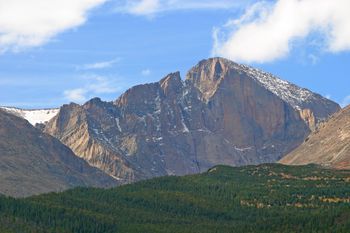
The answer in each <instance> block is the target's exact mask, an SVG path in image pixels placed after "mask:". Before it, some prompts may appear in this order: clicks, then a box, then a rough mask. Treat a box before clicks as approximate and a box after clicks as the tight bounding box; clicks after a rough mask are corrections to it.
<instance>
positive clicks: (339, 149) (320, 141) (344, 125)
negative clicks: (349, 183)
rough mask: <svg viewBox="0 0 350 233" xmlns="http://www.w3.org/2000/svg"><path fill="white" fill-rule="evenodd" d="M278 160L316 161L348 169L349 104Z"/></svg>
mask: <svg viewBox="0 0 350 233" xmlns="http://www.w3.org/2000/svg"><path fill="white" fill-rule="evenodd" d="M280 162H281V163H283V164H289V165H302V164H309V163H316V164H321V165H323V166H327V167H332V168H337V169H350V106H348V107H346V108H344V109H342V110H341V111H339V112H337V113H336V114H334V115H333V116H332V117H331V118H330V119H329V120H328V121H327V122H325V123H323V124H321V125H320V126H319V127H318V128H317V130H315V131H314V132H313V133H312V134H311V135H310V136H309V137H308V138H307V139H306V140H305V142H304V143H303V144H302V145H301V146H299V147H298V148H297V149H295V150H294V151H292V152H291V153H290V154H288V155H287V156H286V157H284V158H283V159H282V160H281V161H280Z"/></svg>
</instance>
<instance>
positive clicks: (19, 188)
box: [0, 110, 117, 197]
mask: <svg viewBox="0 0 350 233" xmlns="http://www.w3.org/2000/svg"><path fill="white" fill-rule="evenodd" d="M114 185H117V182H116V181H115V180H114V179H113V178H111V177H110V176H108V175H107V174H105V173H103V172H101V171H100V170H98V169H96V168H92V167H90V166H89V165H88V163H87V162H86V161H84V160H82V159H79V158H77V157H76V155H74V153H73V152H72V151H71V150H70V149H69V148H68V147H66V146H64V145H63V144H62V143H61V142H60V141H58V140H57V139H55V138H54V137H52V136H50V135H47V134H44V133H42V132H41V131H40V130H39V129H36V128H34V127H33V126H32V125H30V124H29V122H28V121H26V120H23V119H21V118H19V117H16V116H14V115H12V114H9V113H6V112H4V111H2V110H0V193H3V194H6V195H10V196H16V197H22V196H30V195H34V194H40V193H46V192H53V191H62V190H65V189H68V188H72V187H76V186H95V187H110V186H114Z"/></svg>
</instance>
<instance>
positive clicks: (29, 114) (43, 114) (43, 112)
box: [0, 107, 60, 126]
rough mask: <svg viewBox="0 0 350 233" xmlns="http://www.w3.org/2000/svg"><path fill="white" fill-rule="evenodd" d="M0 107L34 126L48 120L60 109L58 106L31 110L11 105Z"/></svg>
mask: <svg viewBox="0 0 350 233" xmlns="http://www.w3.org/2000/svg"><path fill="white" fill-rule="evenodd" d="M0 108H1V109H3V110H5V111H7V112H9V113H11V114H14V115H16V116H19V117H21V118H23V119H26V120H27V121H29V123H30V124H32V125H34V126H35V125H36V124H44V123H46V122H48V121H50V120H51V119H52V118H54V117H55V116H56V115H57V114H58V112H59V111H60V109H59V108H53V109H33V110H29V109H28V110H27V109H20V108H12V107H0Z"/></svg>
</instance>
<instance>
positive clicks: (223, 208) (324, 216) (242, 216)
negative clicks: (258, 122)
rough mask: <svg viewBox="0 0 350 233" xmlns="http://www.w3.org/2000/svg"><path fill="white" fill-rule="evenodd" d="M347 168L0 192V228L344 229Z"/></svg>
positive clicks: (268, 167)
mask: <svg viewBox="0 0 350 233" xmlns="http://www.w3.org/2000/svg"><path fill="white" fill-rule="evenodd" d="M349 182H350V171H337V170H328V169H321V168H320V167H317V166H315V165H309V166H295V167H288V166H282V165H279V164H264V165H259V166H248V167H239V168H232V167H226V166H217V167H214V168H212V169H210V170H209V171H207V172H205V173H203V174H200V175H192V176H184V177H174V176H171V177H162V178H156V179H152V180H147V181H143V182H138V183H135V184H131V185H124V186H120V187H117V188H114V189H108V190H105V189H92V188H78V189H74V190H68V191H66V192H63V193H57V194H55V193H52V194H46V195H40V196H36V197H30V198H26V199H19V200H18V199H12V198H3V197H0V207H1V212H0V232H7V233H17V232H28V233H32V232H33V233H34V232H35V233H41V232H45V233H51V232H52V233H53V232H55V233H57V232H65V233H67V232H84V233H118V232H121V233H125V232H127V233H140V232H154V233H161V232H167V233H179V232H183V233H213V232H220V233H229V232H230V233H232V232H244V233H256V232H259V233H281V232H283V233H292V232H299V233H303V232H305V233H306V232H307V233H309V232H332V233H345V232H349V229H350V206H349V201H350V198H349V197H350V186H349Z"/></svg>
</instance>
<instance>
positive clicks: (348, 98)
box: [340, 95, 350, 108]
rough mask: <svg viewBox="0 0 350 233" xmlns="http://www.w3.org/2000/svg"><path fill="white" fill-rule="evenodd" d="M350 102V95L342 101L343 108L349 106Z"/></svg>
mask: <svg viewBox="0 0 350 233" xmlns="http://www.w3.org/2000/svg"><path fill="white" fill-rule="evenodd" d="M349 104H350V95H348V96H346V97H345V98H344V99H343V101H342V102H341V103H340V106H341V107H342V108H344V107H346V106H348V105H349Z"/></svg>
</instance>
